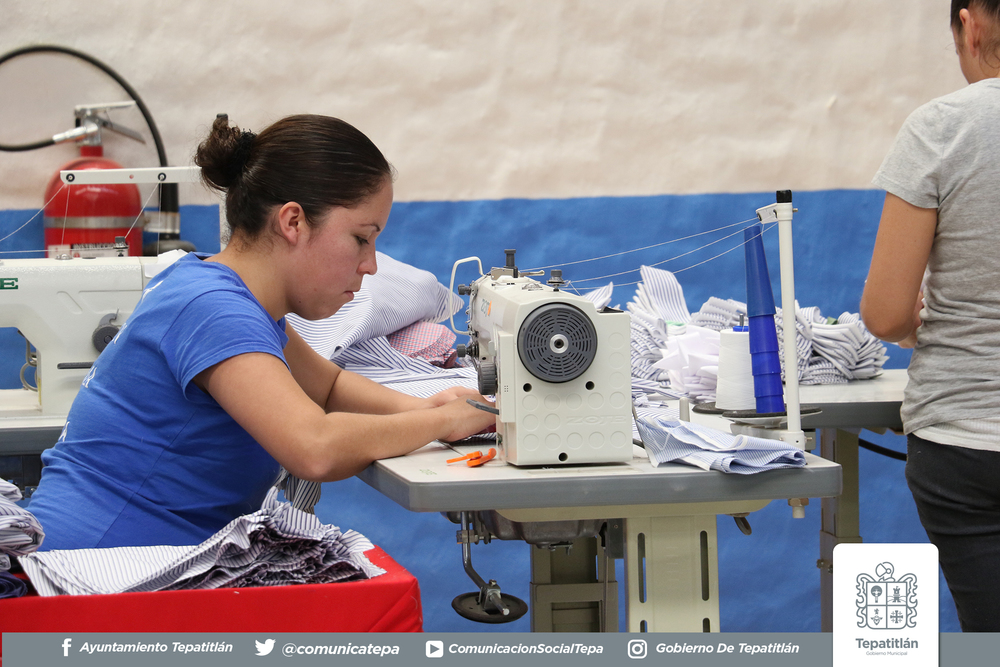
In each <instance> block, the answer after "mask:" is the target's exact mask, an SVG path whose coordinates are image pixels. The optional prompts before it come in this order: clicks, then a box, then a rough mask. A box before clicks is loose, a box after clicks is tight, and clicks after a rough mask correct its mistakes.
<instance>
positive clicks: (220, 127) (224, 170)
mask: <svg viewBox="0 0 1000 667" xmlns="http://www.w3.org/2000/svg"><path fill="white" fill-rule="evenodd" d="M256 137H257V135H256V134H254V133H253V132H250V131H249V130H240V128H238V127H235V126H233V127H230V125H229V116H227V115H226V114H219V115H218V116H216V117H215V122H213V123H212V130H211V131H210V132H209V134H208V137H206V139H205V140H204V141H203V142H201V144H200V145H199V146H198V150H197V152H196V153H195V157H194V162H195V164H196V165H198V166H199V167H201V174H202V178H203V179H204V181H205V183H207V184H208V186H209V187H211V188H214V189H216V190H221V191H226V190H228V189H229V188H231V187H232V186H233V185H235V184H236V183H238V182H239V180H240V179H241V178H242V176H243V172H244V171H245V170H246V168H247V165H248V163H249V162H250V159H251V157H252V156H253V144H254V139H256Z"/></svg>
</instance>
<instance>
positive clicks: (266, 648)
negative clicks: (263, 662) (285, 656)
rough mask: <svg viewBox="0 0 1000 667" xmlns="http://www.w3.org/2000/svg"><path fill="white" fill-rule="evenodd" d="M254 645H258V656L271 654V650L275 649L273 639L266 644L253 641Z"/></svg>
mask: <svg viewBox="0 0 1000 667" xmlns="http://www.w3.org/2000/svg"><path fill="white" fill-rule="evenodd" d="M253 643H254V644H256V645H257V655H267V654H268V653H270V652H271V649H273V648H274V640H273V639H268V640H267V641H265V642H259V641H257V640H256V639H255V640H253Z"/></svg>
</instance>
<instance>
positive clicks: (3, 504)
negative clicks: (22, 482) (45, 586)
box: [0, 480, 45, 570]
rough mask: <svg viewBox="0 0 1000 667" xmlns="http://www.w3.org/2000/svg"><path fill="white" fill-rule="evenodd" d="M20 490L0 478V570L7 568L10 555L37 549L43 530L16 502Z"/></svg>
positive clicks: (18, 498) (20, 554)
mask: <svg viewBox="0 0 1000 667" xmlns="http://www.w3.org/2000/svg"><path fill="white" fill-rule="evenodd" d="M20 499H21V491H20V490H19V489H18V488H17V487H16V486H14V485H13V484H11V483H10V482H7V481H4V480H0V570H7V569H9V567H10V562H9V560H8V558H7V556H8V555H10V556H23V555H26V554H29V553H31V552H32V551H35V550H36V549H38V547H39V546H40V545H41V544H42V540H43V539H45V532H44V531H43V530H42V527H41V525H39V523H38V520H37V519H36V518H35V517H34V515H33V514H31V512H29V511H28V510H26V509H24V508H23V507H21V506H19V505H18V504H17V501H18V500H20Z"/></svg>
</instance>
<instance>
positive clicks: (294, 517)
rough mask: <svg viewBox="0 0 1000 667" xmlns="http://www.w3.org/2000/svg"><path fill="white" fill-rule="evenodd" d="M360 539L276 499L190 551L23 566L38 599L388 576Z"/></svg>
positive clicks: (38, 560) (48, 558) (51, 558)
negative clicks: (370, 556)
mask: <svg viewBox="0 0 1000 667" xmlns="http://www.w3.org/2000/svg"><path fill="white" fill-rule="evenodd" d="M371 548H372V544H371V542H369V541H368V540H367V539H366V538H365V537H363V536H362V535H360V534H358V533H355V532H354V531H350V530H349V531H346V532H341V530H340V529H339V528H338V527H337V526H333V525H324V524H322V523H321V522H320V521H319V519H317V518H316V517H315V516H313V515H311V514H306V513H304V512H300V511H299V510H296V509H295V508H294V507H292V506H291V505H290V504H288V503H283V502H280V501H279V500H278V499H277V490H276V489H274V490H272V491H271V492H270V494H269V495H268V496H267V499H266V500H265V501H264V504H263V506H262V507H261V509H260V510H259V511H257V512H254V513H253V514H248V515H245V516H242V517H239V518H237V519H235V520H233V521H232V522H230V524H229V525H228V526H226V527H225V528H223V529H222V530H221V531H219V532H218V533H216V534H215V535H214V536H212V538H210V539H209V540H206V541H205V542H203V543H202V544H199V545H196V546H190V547H174V546H157V547H116V548H111V549H74V550H67V551H60V550H55V551H45V552H41V553H34V554H30V555H27V556H23V557H21V558H20V559H19V560H20V562H21V565H22V567H23V568H24V570H25V572H26V573H27V574H28V576H29V577H30V579H31V582H32V584H33V585H34V586H35V589H36V590H37V591H38V594H39V595H43V596H50V595H94V594H110V593H128V592H150V591H161V590H186V589H194V588H198V589H212V588H222V587H227V588H241V587H246V586H284V585H290V584H318V583H331V582H335V581H346V580H352V579H366V578H370V577H374V576H378V575H380V574H384V573H385V571H384V570H382V569H381V568H379V567H377V566H375V565H373V564H372V563H371V562H370V561H369V560H368V558H367V557H366V556H365V555H364V552H365V551H368V550H369V549H371Z"/></svg>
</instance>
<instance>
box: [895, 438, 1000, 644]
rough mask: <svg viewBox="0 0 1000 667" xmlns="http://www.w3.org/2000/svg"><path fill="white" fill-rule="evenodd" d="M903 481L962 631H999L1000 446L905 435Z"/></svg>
mask: <svg viewBox="0 0 1000 667" xmlns="http://www.w3.org/2000/svg"><path fill="white" fill-rule="evenodd" d="M907 450H908V457H907V462H906V482H907V484H909V486H910V492H911V493H913V499H914V500H915V501H916V504H917V512H919V514H920V523H922V524H923V526H924V530H926V531H927V537H928V538H930V541H931V542H932V543H933V544H934V545H935V546H937V548H938V553H939V556H940V559H941V569H942V570H943V571H944V577H945V579H946V580H947V582H948V588H949V589H951V595H952V597H953V598H954V599H955V606H956V607H957V608H958V620H959V622H961V624H962V630H963V631H964V632H1000V452H988V451H981V450H976V449H968V448H966V447H953V446H950V445H939V444H937V443H935V442H930V441H928V440H924V439H923V438H919V437H917V436H915V435H912V434H911V435H910V436H908V441H907Z"/></svg>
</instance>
